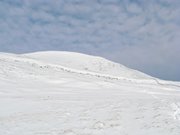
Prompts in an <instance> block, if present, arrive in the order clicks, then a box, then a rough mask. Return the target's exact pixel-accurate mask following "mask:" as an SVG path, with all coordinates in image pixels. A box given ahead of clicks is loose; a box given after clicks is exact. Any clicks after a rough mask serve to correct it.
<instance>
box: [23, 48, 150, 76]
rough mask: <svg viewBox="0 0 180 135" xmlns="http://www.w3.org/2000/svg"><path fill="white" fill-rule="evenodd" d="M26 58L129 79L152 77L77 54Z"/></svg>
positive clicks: (109, 62)
mask: <svg viewBox="0 0 180 135" xmlns="http://www.w3.org/2000/svg"><path fill="white" fill-rule="evenodd" d="M25 56H28V57H30V58H34V59H37V60H41V61H43V62H48V63H51V64H58V65H62V66H65V67H69V68H73V69H78V70H83V71H91V72H97V73H103V74H110V75H115V76H119V77H128V78H136V79H139V78H140V79H142V78H144V79H147V78H150V76H148V75H145V74H143V73H141V72H138V71H135V70H132V69H129V68H127V67H125V66H123V65H120V64H118V63H114V62H111V61H109V60H107V59H104V58H101V57H95V56H90V55H85V54H80V53H75V52H55V51H47V52H37V53H31V54H26V55H25Z"/></svg>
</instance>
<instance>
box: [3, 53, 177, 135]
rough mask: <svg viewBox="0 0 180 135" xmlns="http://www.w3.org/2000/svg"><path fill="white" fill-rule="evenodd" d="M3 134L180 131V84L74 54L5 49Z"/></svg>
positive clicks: (165, 134) (169, 134)
mask: <svg viewBox="0 0 180 135" xmlns="http://www.w3.org/2000/svg"><path fill="white" fill-rule="evenodd" d="M0 108H1V109H0V134H2V135H19V134H21V135H109V134H111V135H121V134H122V135H125V134H126V135H152V134H153V135H179V133H180V83H178V82H168V81H163V80H159V79H156V78H153V77H150V76H148V75H146V74H144V73H141V72H139V71H135V70H132V69H129V68H127V67H125V66H123V65H120V64H118V63H114V62H111V61H108V60H106V59H104V58H100V57H94V56H89V55H84V54H79V53H72V52H37V53H31V54H23V55H16V54H6V53H0Z"/></svg>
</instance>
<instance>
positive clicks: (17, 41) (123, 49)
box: [0, 0, 180, 80]
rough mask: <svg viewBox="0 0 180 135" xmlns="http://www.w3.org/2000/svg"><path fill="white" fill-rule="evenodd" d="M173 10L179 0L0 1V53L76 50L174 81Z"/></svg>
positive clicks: (178, 32) (177, 28)
mask: <svg viewBox="0 0 180 135" xmlns="http://www.w3.org/2000/svg"><path fill="white" fill-rule="evenodd" d="M179 12H180V2H179V0H149V1H146V0H122V1H120V0H91V1H90V0H59V1H57V0H51V1H49V0H1V1H0V51H5V52H15V53H24V52H31V51H39V50H68V51H78V52H84V53H88V54H93V55H100V56H103V57H106V58H108V59H111V60H114V61H117V62H120V63H122V64H125V65H127V66H129V67H131V68H136V69H138V70H141V71H143V72H146V73H149V74H151V75H153V76H157V77H161V78H163V79H173V80H180V76H179V75H180V71H179V69H178V67H180V62H179V59H180V54H179V53H178V51H179V50H180V47H179V43H180V39H179V37H180V25H179V24H180V19H179Z"/></svg>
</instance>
